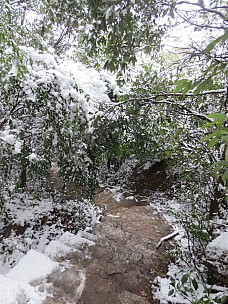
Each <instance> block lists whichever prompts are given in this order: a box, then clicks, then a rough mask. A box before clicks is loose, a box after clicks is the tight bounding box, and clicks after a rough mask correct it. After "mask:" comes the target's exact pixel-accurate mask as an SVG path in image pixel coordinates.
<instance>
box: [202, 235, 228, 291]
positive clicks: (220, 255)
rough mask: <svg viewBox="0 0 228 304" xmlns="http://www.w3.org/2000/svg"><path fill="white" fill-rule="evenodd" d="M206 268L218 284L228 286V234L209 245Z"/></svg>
mask: <svg viewBox="0 0 228 304" xmlns="http://www.w3.org/2000/svg"><path fill="white" fill-rule="evenodd" d="M206 266H207V268H208V270H209V272H210V274H211V275H212V277H213V278H214V279H215V280H216V282H220V283H222V284H224V285H226V286H228V232H224V233H222V234H221V235H220V236H218V237H217V238H215V239H214V240H213V241H212V242H210V243H209V244H208V245H207V248H206Z"/></svg>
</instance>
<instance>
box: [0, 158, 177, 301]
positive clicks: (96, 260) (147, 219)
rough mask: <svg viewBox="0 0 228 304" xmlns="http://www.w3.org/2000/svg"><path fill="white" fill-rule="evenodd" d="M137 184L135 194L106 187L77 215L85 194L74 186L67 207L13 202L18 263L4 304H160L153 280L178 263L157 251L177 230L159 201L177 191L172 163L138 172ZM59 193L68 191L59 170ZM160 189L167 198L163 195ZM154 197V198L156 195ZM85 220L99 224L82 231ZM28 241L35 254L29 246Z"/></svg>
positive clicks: (7, 278)
mask: <svg viewBox="0 0 228 304" xmlns="http://www.w3.org/2000/svg"><path fill="white" fill-rule="evenodd" d="M129 181H130V185H131V187H130V188H129V187H128V189H126V188H122V187H119V186H113V185H109V186H107V185H106V186H102V187H101V188H99V189H98V190H97V193H96V195H95V198H94V201H93V203H94V204H95V207H92V206H90V205H89V204H90V203H89V202H88V203H86V204H87V205H86V204H85V203H84V202H83V201H82V202H81V203H80V204H79V205H77V207H75V208H76V209H73V207H72V206H74V204H77V201H78V192H77V191H75V189H74V188H73V187H72V185H68V187H67V188H68V193H65V195H66V201H64V200H63V201H62V202H59V198H58V197H57V198H56V199H57V201H58V203H57V205H54V208H53V206H52V205H50V206H49V203H50V202H49V200H45V201H42V202H43V203H42V202H41V203H39V202H38V201H37V202H33V203H34V205H33V206H31V202H30V201H29V200H28V202H27V204H28V206H26V204H25V203H26V202H24V201H22V203H20V204H21V205H22V208H24V207H23V206H24V205H25V209H20V208H21V207H19V205H18V204H16V205H15V206H14V205H13V206H11V205H12V203H10V204H11V205H10V204H8V207H9V208H11V209H9V210H11V213H12V220H10V223H8V224H7V226H5V227H3V229H2V231H3V239H2V244H3V245H4V246H3V245H2V250H4V248H5V251H6V249H7V250H8V251H9V249H10V248H9V247H10V246H11V244H12V243H13V242H14V243H15V249H14V251H13V255H12V257H11V261H12V260H13V259H14V264H13V265H15V266H13V268H12V266H10V264H4V265H5V266H7V265H8V266H7V267H8V268H7V269H6V270H4V267H5V266H4V265H3V266H4V267H3V268H2V269H3V272H2V274H1V275H0V304H8V303H20V304H25V303H29V304H37V303H39V304H40V303H44V304H66V303H67V304H76V303H78V304H140V303H143V304H149V303H152V304H153V303H154V304H155V303H158V302H156V300H154V299H153V295H152V287H151V286H152V282H153V280H154V279H155V277H157V276H161V277H163V276H165V274H166V273H167V267H168V264H169V262H170V261H169V258H168V256H167V255H166V252H167V248H168V246H169V245H168V244H167V243H165V242H162V244H161V246H159V248H156V247H157V244H158V243H159V241H160V239H161V238H162V237H164V236H166V235H168V234H170V233H171V232H172V230H173V229H172V227H171V226H170V225H169V224H168V223H167V221H166V220H165V218H164V216H163V215H162V214H161V213H160V212H158V211H157V209H156V208H155V207H153V204H154V199H155V200H156V199H157V200H159V199H160V198H159V193H160V195H161V193H163V194H164V192H162V191H164V188H168V187H169V185H168V181H167V179H166V174H165V167H164V164H162V163H161V164H160V163H158V164H157V165H155V166H152V167H150V166H146V167H145V168H144V170H139V171H137V170H135V171H134V174H133V175H132V176H131V177H130V179H129ZM52 187H54V188H56V189H57V190H58V191H59V189H60V188H61V187H62V185H61V183H60V181H59V179H58V177H57V174H56V172H54V173H53V176H52ZM162 187H164V188H163V189H162ZM157 190H160V191H161V192H158V194H156V191H157ZM152 192H153V193H154V199H151V197H149V193H150V194H151V193H152ZM164 195H165V194H164ZM9 201H12V199H11V198H9ZM74 202H75V203H74ZM39 204H41V205H40V206H38V205H39ZM96 206H97V207H96ZM29 208H31V210H30V209H29ZM37 208H38V209H40V211H39V213H36V212H38V211H37V210H38V209H37ZM63 208H64V209H63ZM77 208H79V209H77ZM80 208H81V209H80ZM86 208H88V210H87V211H86ZM100 208H101V210H103V211H102V216H99V212H100V211H99V210H100ZM15 210H17V211H16V213H15V214H14V213H13V212H14V211H15ZM18 210H19V211H18ZM74 210H78V211H74ZM80 210H81V211H80ZM18 212H19V213H18ZM76 213H77V214H76ZM18 214H19V217H18ZM14 215H15V216H14ZM85 216H86V217H87V218H86V223H91V225H90V224H89V225H88V226H87V224H85V225H84V226H83V225H82V227H78V228H77V223H78V222H80V218H82V219H84V218H85ZM17 217H18V219H17ZM99 217H100V220H99V221H98V222H97V218H99ZM11 221H12V222H11ZM15 223H16V224H15ZM95 223H96V224H95ZM94 224H95V225H94ZM32 225H33V226H32ZM71 225H73V226H75V227H76V228H75V230H72V229H70V228H71ZM90 226H92V227H90ZM58 227H60V229H59V232H57V233H56V232H55V231H56V228H58ZM85 227H90V228H86V229H85V230H84V228H85ZM6 228H7V229H6ZM42 229H43V230H42ZM45 234H46V236H45ZM52 235H53V236H52ZM32 240H33V241H34V242H37V244H36V243H34V244H33V243H31V242H32ZM40 240H41V242H40ZM28 241H29V242H30V243H29V244H30V249H31V250H30V251H28V249H26V248H27V247H26V246H27V245H23V244H24V243H26V244H28ZM39 242H40V243H39ZM22 245H23V246H25V247H23V246H22ZM22 252H24V253H22ZM18 253H19V254H18ZM2 256H4V253H3V254H2ZM9 267H10V269H9ZM22 282H23V283H22ZM12 290H14V295H13V293H12Z"/></svg>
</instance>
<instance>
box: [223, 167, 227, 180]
mask: <svg viewBox="0 0 228 304" xmlns="http://www.w3.org/2000/svg"><path fill="white" fill-rule="evenodd" d="M222 179H223V180H224V181H227V180H228V169H226V171H225V172H224V174H223V175H222Z"/></svg>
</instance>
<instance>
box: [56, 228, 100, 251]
mask: <svg viewBox="0 0 228 304" xmlns="http://www.w3.org/2000/svg"><path fill="white" fill-rule="evenodd" d="M59 240H60V241H61V242H62V243H63V244H65V245H67V246H76V247H78V245H82V244H87V245H89V246H92V245H95V243H94V242H93V241H90V240H87V239H86V238H83V237H81V236H80V234H77V235H75V234H72V233H70V232H68V231H67V232H65V233H64V234H63V235H62V236H61V237H60V238H59Z"/></svg>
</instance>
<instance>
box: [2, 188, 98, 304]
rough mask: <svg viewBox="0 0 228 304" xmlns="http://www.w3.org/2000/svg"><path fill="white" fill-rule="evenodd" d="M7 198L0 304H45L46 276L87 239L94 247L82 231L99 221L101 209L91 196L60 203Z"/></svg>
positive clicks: (48, 199)
mask: <svg viewBox="0 0 228 304" xmlns="http://www.w3.org/2000/svg"><path fill="white" fill-rule="evenodd" d="M6 200H7V203H6V204H5V212H4V214H3V215H2V216H1V230H2V236H1V244H0V304H24V303H28V304H39V303H42V302H43V300H44V299H45V298H46V296H47V294H48V291H47V290H46V288H45V286H43V287H42V288H41V287H40V286H39V282H40V280H42V279H44V278H45V277H46V276H47V275H48V274H50V273H51V272H53V271H54V270H57V269H59V268H60V267H67V265H64V266H63V265H60V264H59V263H57V262H56V261H54V257H56V256H58V255H63V254H66V253H68V252H70V251H73V250H76V248H77V247H78V246H80V245H81V244H84V243H86V244H87V245H93V244H94V242H93V241H89V240H87V239H86V238H84V237H83V233H84V234H85V233H86V232H83V231H82V230H88V229H89V228H86V227H88V226H90V227H91V226H92V225H94V224H95V223H96V222H98V220H99V218H100V216H101V210H100V209H98V208H97V207H95V206H94V205H92V204H91V202H89V201H87V200H84V201H65V202H59V203H54V201H55V200H53V198H52V197H49V198H45V199H36V198H34V197H32V196H29V195H26V194H24V193H17V194H15V193H14V194H12V195H11V196H10V197H6ZM34 282H36V283H35V284H34ZM37 282H38V283H37Z"/></svg>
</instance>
